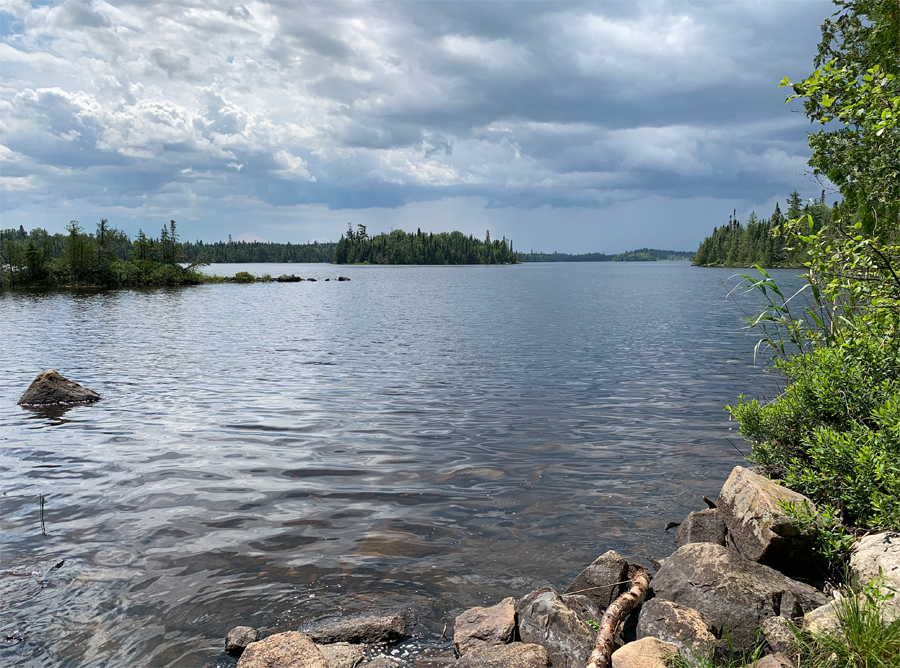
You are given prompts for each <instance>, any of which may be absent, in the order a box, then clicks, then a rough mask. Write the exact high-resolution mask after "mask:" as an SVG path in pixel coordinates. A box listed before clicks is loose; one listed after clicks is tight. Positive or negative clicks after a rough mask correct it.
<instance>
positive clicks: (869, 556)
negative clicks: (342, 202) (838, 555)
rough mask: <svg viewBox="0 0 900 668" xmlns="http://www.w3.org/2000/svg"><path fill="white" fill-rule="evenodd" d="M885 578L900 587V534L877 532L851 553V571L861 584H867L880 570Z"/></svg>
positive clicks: (860, 543)
mask: <svg viewBox="0 0 900 668" xmlns="http://www.w3.org/2000/svg"><path fill="white" fill-rule="evenodd" d="M879 569H881V574H882V576H883V577H884V578H885V580H890V581H891V582H888V583H887V584H891V585H892V586H894V587H896V588H900V534H898V533H877V534H872V535H871V536H866V537H865V538H863V539H862V540H861V541H859V543H857V544H856V547H854V548H853V553H852V554H851V555H850V571H851V572H852V573H853V575H854V576H855V577H856V579H857V581H858V582H859V584H860V586H863V587H864V586H866V585H868V584H869V583H870V582H872V580H874V579H875V578H877V577H878V570H879Z"/></svg>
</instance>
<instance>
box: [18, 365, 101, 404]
mask: <svg viewBox="0 0 900 668" xmlns="http://www.w3.org/2000/svg"><path fill="white" fill-rule="evenodd" d="M101 398H102V397H101V396H100V395H99V394H97V393H96V392H94V391H93V390H89V389H87V388H86V387H82V386H81V385H79V384H78V383H75V382H73V381H71V380H69V379H68V378H65V377H64V376H61V375H59V374H58V373H57V372H56V371H54V370H53V369H48V370H47V371H41V372H40V373H39V374H38V375H37V376H35V378H34V380H33V381H31V385H29V386H28V389H27V390H25V393H24V394H23V395H22V397H21V398H20V399H19V405H20V406H59V405H63V404H90V403H93V402H95V401H100V399H101Z"/></svg>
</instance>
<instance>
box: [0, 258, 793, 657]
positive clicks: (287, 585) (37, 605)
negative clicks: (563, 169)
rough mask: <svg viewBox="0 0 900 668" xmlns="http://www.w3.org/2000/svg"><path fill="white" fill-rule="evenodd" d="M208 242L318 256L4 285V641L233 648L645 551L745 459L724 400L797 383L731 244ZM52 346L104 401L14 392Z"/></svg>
mask: <svg viewBox="0 0 900 668" xmlns="http://www.w3.org/2000/svg"><path fill="white" fill-rule="evenodd" d="M211 270H212V271H214V272H215V273H219V274H224V275H229V274H233V273H234V272H235V271H238V270H247V271H250V272H252V273H256V274H262V273H271V274H272V275H279V274H281V273H284V272H287V273H296V274H297V275H300V276H303V277H314V278H317V279H319V281H318V282H316V283H311V282H302V283H292V284H280V283H261V284H251V285H231V284H223V285H205V286H196V287H190V288H182V289H156V290H140V291H138V290H122V291H115V292H103V293H80V294H75V293H66V292H53V293H18V294H9V293H7V294H0V446H2V462H0V464H2V477H3V490H2V521H3V526H2V529H3V531H2V572H0V660H2V663H3V665H4V666H14V665H15V666H42V667H43V666H126V665H129V666H179V667H181V666H192V667H194V666H215V665H222V666H227V665H234V661H233V660H231V659H229V658H228V657H227V656H226V655H225V654H224V652H223V638H224V636H225V633H226V632H227V631H228V630H229V629H230V628H231V627H232V626H235V625H238V624H247V625H251V626H258V627H266V628H269V629H271V630H273V631H274V630H289V629H294V628H296V627H297V626H298V625H299V624H300V623H301V622H303V621H304V620H308V619H312V618H316V617H319V616H322V615H325V614H327V613H333V612H336V611H345V612H349V611H356V610H368V609H372V608H375V607H382V606H391V605H415V606H418V607H419V608H420V609H421V610H422V614H423V619H424V622H425V624H426V625H427V626H428V627H429V628H430V629H431V630H432V631H433V632H434V633H435V635H437V634H439V633H440V632H441V630H442V627H443V625H444V623H445V622H447V621H451V622H452V618H453V617H454V616H455V615H456V614H458V613H459V612H461V611H462V610H463V609H465V608H466V607H469V606H472V605H480V604H485V603H487V604H491V603H494V602H496V601H498V600H499V599H501V598H503V597H505V596H520V595H523V594H525V593H527V592H528V591H530V590H531V589H533V588H535V587H538V586H541V585H544V584H550V585H553V586H557V587H560V586H563V587H564V586H565V585H566V584H567V582H568V581H569V579H571V577H572V576H574V575H575V574H576V573H577V572H578V571H579V570H580V569H581V568H583V567H584V566H585V565H586V564H587V563H589V562H590V561H591V560H593V559H594V558H595V557H596V556H597V555H599V554H601V553H602V552H605V551H606V550H609V549H615V550H618V551H620V552H621V553H622V554H624V555H626V556H627V557H628V558H630V559H632V560H637V561H642V562H644V563H647V557H648V556H650V557H660V556H666V555H668V554H669V553H670V552H671V551H672V550H673V549H674V541H673V539H672V536H671V534H666V533H664V531H663V528H664V527H665V525H666V523H667V522H670V521H680V520H681V519H682V518H683V517H684V515H686V514H687V513H688V512H689V511H691V510H696V509H700V508H702V507H704V504H703V502H702V501H701V499H700V496H701V495H702V494H705V495H707V496H710V497H714V496H716V494H717V492H718V489H719V487H720V486H721V484H722V482H723V481H724V479H725V477H726V476H727V474H728V472H729V471H730V470H731V468H732V467H733V466H735V465H736V464H738V463H740V462H741V457H740V455H739V454H738V452H737V450H736V447H737V448H741V449H746V446H745V445H744V444H743V443H742V441H741V440H740V438H739V437H738V436H737V435H736V431H735V430H733V427H734V424H733V423H730V422H729V421H728V417H727V414H726V413H725V412H724V411H723V405H724V404H725V403H727V402H733V401H734V400H735V399H736V397H737V396H738V395H739V394H741V393H745V394H748V395H752V396H758V395H763V394H768V395H769V396H771V395H772V394H773V393H775V392H777V382H776V378H775V377H773V376H772V375H770V374H765V373H763V370H762V368H761V366H759V365H757V366H754V365H753V355H752V349H753V346H754V343H755V339H754V338H753V337H750V336H748V335H747V334H746V333H745V331H744V330H743V329H742V325H743V323H742V320H741V313H740V311H739V310H738V308H737V307H736V306H735V305H734V304H733V303H732V302H731V301H730V300H729V299H728V297H727V296H726V293H725V290H724V289H723V286H722V280H724V279H727V278H728V277H729V276H731V275H732V274H733V272H732V271H731V270H727V269H726V270H717V269H698V268H692V267H690V266H689V265H688V264H687V263H682V262H678V263H666V262H658V263H585V264H528V265H522V266H510V267H483V266H468V267H367V266H360V267H356V266H351V267H347V266H342V267H335V266H329V265H219V266H214V267H212V268H211ZM794 273H796V272H781V278H782V280H784V281H786V282H793V283H796V279H793V280H792V279H791V278H790V277H791V276H792V275H793V274H794ZM338 275H346V276H349V277H350V278H351V279H352V280H351V281H350V282H335V281H334V279H336V278H337V276H338ZM325 278H331V279H332V281H330V282H324V281H323V279H325ZM49 368H53V369H56V370H58V371H60V372H61V373H62V374H64V375H66V376H68V377H69V378H71V379H73V380H76V381H78V382H80V383H82V384H83V385H85V386H86V387H89V388H91V389H93V390H96V391H98V392H100V394H102V395H103V397H104V400H103V401H102V402H100V403H98V404H95V405H91V406H79V407H74V408H70V409H69V410H64V411H56V412H50V413H47V412H38V411H32V410H26V409H23V408H21V407H19V406H16V401H17V400H18V398H19V396H20V394H21V393H22V392H23V391H24V389H25V388H26V387H27V386H28V384H29V383H30V382H31V380H32V379H33V377H34V376H35V375H36V374H37V373H38V372H39V371H41V370H43V369H49ZM732 442H733V444H734V445H732ZM42 496H43V498H44V509H43V519H44V528H43V531H42V525H41V517H42V515H41V504H40V500H41V497H42ZM44 532H45V533H46V535H44ZM61 562H62V565H61V566H59V567H58V568H56V567H55V566H56V565H58V564H60V563H61Z"/></svg>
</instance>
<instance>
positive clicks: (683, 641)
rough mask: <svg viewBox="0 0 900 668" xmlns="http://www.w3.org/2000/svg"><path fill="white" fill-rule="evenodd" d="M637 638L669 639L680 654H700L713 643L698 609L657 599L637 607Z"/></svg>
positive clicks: (714, 639) (713, 638) (665, 640)
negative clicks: (638, 611)
mask: <svg viewBox="0 0 900 668" xmlns="http://www.w3.org/2000/svg"><path fill="white" fill-rule="evenodd" d="M637 637H638V638H639V639H640V638H657V639H658V640H662V641H664V642H670V643H672V644H673V645H676V646H677V647H678V651H679V652H681V653H682V655H684V656H691V655H704V654H706V652H708V651H709V648H710V647H712V646H713V645H715V643H716V637H715V636H714V635H713V634H712V633H710V632H709V628H707V626H706V622H705V621H703V617H701V616H700V613H699V612H697V611H696V610H694V609H693V608H688V607H687V606H684V605H679V604H678V603H673V602H672V601H666V600H664V599H661V598H653V599H650V600H649V601H646V602H645V603H644V604H643V605H642V606H641V612H640V616H639V617H638V623H637Z"/></svg>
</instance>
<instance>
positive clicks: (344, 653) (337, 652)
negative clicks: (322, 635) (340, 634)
mask: <svg viewBox="0 0 900 668" xmlns="http://www.w3.org/2000/svg"><path fill="white" fill-rule="evenodd" d="M317 647H318V648H319V651H320V652H322V656H324V657H325V661H326V662H327V663H328V668H356V666H358V665H359V663H360V662H361V661H362V660H363V651H362V649H361V648H360V646H359V645H351V644H350V643H346V642H336V643H334V644H333V645H317Z"/></svg>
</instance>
